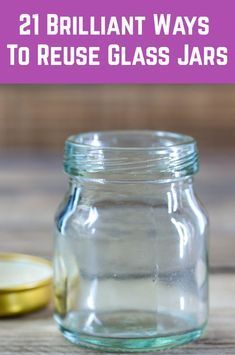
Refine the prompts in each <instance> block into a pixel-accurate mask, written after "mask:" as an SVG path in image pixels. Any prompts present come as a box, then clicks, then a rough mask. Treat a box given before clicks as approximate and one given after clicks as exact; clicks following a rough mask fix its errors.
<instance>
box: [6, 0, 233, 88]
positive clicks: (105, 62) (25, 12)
mask: <svg viewBox="0 0 235 355" xmlns="http://www.w3.org/2000/svg"><path fill="white" fill-rule="evenodd" d="M234 14H235V1H234V0H224V1H221V0H216V1H214V0H213V1H212V0H197V1H196V0H195V1H189V0H157V1H156V0H148V1H144V0H135V1H133V0H118V1H112V0H99V1H94V0H86V1H81V0H57V1H49V0H40V1H32V0H22V1H19V0H8V1H7V2H3V3H2V4H1V11H0V83H32V84H33V83H45V84H50V83H51V84H53V83H61V84H64V83H67V84H73V83H74V84H75V83H77V84H80V83H113V84H115V83H182V84H183V83H190V84H191V83H235V41H234Z"/></svg>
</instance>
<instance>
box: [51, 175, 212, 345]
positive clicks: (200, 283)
mask: <svg viewBox="0 0 235 355" xmlns="http://www.w3.org/2000/svg"><path fill="white" fill-rule="evenodd" d="M55 229H56V232H55V255H54V288H55V319H56V322H57V323H58V324H59V327H60V328H61V330H62V332H63V333H64V335H65V336H66V337H67V338H68V339H70V340H71V341H73V342H74V343H78V344H80V345H83V346H88V347H91V348H92V347H93V348H98V349H103V350H108V351H112V350H114V351H118V352H121V351H125V352H126V351H144V350H154V349H164V348H169V347H173V346H175V345H178V344H183V343H185V342H188V341H191V340H194V339H196V338H198V337H199V336H200V335H201V333H202V331H203V328H204V327H205V324H206V322H207V313H208V282H207V273H208V265H207V217H206V215H205V212H204V210H203V209H202V207H201V205H200V203H199V202H198V200H197V198H196V196H195V194H194V189H193V181H192V178H191V177H187V178H182V179H178V180H174V181H166V182H161V183H159V182H157V181H155V182H143V181H142V182H131V183H123V182H122V183H118V182H107V183H99V182H92V181H90V182H87V181H85V180H82V179H71V180H70V185H69V189H68V192H67V194H66V196H65V199H64V201H63V203H62V204H61V206H60V207H59V210H58V212H57V215H56V227H55Z"/></svg>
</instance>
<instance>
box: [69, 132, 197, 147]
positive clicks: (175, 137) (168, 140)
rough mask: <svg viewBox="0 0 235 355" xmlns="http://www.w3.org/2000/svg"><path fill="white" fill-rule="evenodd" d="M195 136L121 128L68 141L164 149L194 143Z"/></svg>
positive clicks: (92, 145) (85, 145)
mask: <svg viewBox="0 0 235 355" xmlns="http://www.w3.org/2000/svg"><path fill="white" fill-rule="evenodd" d="M194 142H195V140H194V138H193V137H191V136H188V135H184V134H180V133H175V132H168V131H151V130H143V131H141V130H125V131H124V130H120V131H118V130H117V131H103V132H102V131H100V132H87V133H81V134H78V135H73V136H70V137H69V138H68V139H67V143H70V144H74V145H75V146H76V147H81V148H89V149H97V148H102V149H104V150H136V151H138V150H162V149H167V148H168V147H174V146H180V145H185V144H192V143H194Z"/></svg>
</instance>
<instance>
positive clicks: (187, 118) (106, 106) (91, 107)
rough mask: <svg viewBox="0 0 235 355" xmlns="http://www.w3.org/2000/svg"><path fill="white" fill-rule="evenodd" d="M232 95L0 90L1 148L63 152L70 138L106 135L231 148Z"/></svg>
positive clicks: (194, 89)
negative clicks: (141, 133)
mask: <svg viewBox="0 0 235 355" xmlns="http://www.w3.org/2000/svg"><path fill="white" fill-rule="evenodd" d="M234 95H235V86H156V85H143V86H134V85H132V86H1V87H0V148H4V147H8V148H14V147H22V148H28V149H37V148H38V147H41V148H44V149H62V146H63V141H64V140H65V138H66V137H67V136H68V135H70V134H73V133H75V132H81V131H89V130H92V131H94V130H107V129H158V130H159V129H162V130H174V131H182V132H184V133H188V134H191V135H194V136H195V137H196V138H197V139H198V141H199V143H200V145H201V146H202V147H212V148H218V146H219V148H222V147H224V146H226V147H229V148H231V147H234V141H235V120H234V116H235V104H234ZM221 118H222V119H221Z"/></svg>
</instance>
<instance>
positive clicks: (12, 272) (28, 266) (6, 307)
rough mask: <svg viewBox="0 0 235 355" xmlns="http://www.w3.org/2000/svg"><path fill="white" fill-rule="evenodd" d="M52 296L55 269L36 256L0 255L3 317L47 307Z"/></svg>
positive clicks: (1, 313)
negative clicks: (53, 270)
mask: <svg viewBox="0 0 235 355" xmlns="http://www.w3.org/2000/svg"><path fill="white" fill-rule="evenodd" d="M51 296H52V267H51V264H50V262H49V261H47V260H44V259H42V258H39V257H36V256H29V255H23V254H5V253H4V254H2V253H0V317H9V316H16V315H20V314H24V313H28V312H32V311H34V310H37V309H39V308H42V307H44V306H46V305H47V304H48V303H49V302H50V300H51Z"/></svg>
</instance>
